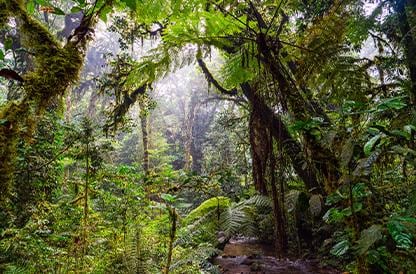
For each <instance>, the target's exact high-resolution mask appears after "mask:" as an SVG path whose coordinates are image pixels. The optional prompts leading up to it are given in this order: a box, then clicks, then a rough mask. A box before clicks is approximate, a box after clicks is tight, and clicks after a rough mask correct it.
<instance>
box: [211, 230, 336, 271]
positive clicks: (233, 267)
mask: <svg viewBox="0 0 416 274" xmlns="http://www.w3.org/2000/svg"><path fill="white" fill-rule="evenodd" d="M214 263H215V264H217V265H219V267H220V269H221V272H222V273H224V274H277V273H287V274H332V273H337V274H338V273H341V272H340V271H337V270H334V269H332V268H327V267H322V266H320V265H319V261H317V260H304V259H297V260H294V259H287V258H286V259H278V258H276V257H274V250H273V246H271V245H268V244H265V243H260V242H259V241H257V240H256V239H253V238H232V239H231V240H230V241H229V243H227V245H226V246H225V247H224V251H223V253H222V254H221V255H220V256H218V257H216V258H215V260H214Z"/></svg>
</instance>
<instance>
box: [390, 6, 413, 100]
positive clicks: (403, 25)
mask: <svg viewBox="0 0 416 274" xmlns="http://www.w3.org/2000/svg"><path fill="white" fill-rule="evenodd" d="M394 9H395V10H396V12H397V15H398V26H399V29H400V32H401V34H402V39H401V41H403V48H404V54H405V59H406V62H407V66H408V69H409V76H410V84H411V88H410V102H411V103H412V105H413V106H416V19H415V16H416V15H415V14H416V0H396V1H395V5H394Z"/></svg>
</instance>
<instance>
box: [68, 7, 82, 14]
mask: <svg viewBox="0 0 416 274" xmlns="http://www.w3.org/2000/svg"><path fill="white" fill-rule="evenodd" d="M82 10H83V9H82V8H81V7H79V6H75V7H73V8H72V9H71V13H78V12H80V11H82Z"/></svg>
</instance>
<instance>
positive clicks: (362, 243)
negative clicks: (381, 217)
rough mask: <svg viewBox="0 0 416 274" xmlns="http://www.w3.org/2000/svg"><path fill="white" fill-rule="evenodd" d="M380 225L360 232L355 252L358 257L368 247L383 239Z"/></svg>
mask: <svg viewBox="0 0 416 274" xmlns="http://www.w3.org/2000/svg"><path fill="white" fill-rule="evenodd" d="M381 232H382V227H381V225H372V226H370V227H369V228H367V229H365V230H363V231H361V236H360V239H359V240H358V242H357V243H358V246H357V252H358V255H363V254H364V253H366V252H367V251H368V250H369V249H370V247H371V246H372V245H373V244H374V243H375V242H377V241H378V240H380V239H381V238H382V237H383V234H382V233H381Z"/></svg>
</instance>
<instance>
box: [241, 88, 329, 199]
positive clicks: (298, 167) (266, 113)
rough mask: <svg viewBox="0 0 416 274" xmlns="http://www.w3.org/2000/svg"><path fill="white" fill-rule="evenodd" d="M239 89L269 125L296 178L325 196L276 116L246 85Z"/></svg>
mask: <svg viewBox="0 0 416 274" xmlns="http://www.w3.org/2000/svg"><path fill="white" fill-rule="evenodd" d="M241 89H242V90H243V93H244V95H245V96H246V97H247V99H248V100H249V102H250V103H251V105H252V107H253V108H256V109H257V110H258V115H259V116H260V117H261V121H262V123H264V124H268V125H271V134H272V136H273V138H275V139H276V140H277V141H278V142H279V143H280V144H282V148H283V149H284V151H285V152H286V153H287V155H288V156H289V158H290V160H291V163H292V166H293V168H294V169H295V171H296V173H297V174H298V176H299V177H300V178H301V179H302V180H303V182H304V183H305V186H306V187H307V188H308V189H316V191H317V192H319V193H321V194H322V195H323V196H325V189H324V188H323V187H322V186H321V185H320V184H319V180H318V175H317V171H316V170H315V168H314V167H313V165H312V164H311V163H310V162H309V161H308V159H307V158H306V157H305V155H304V151H303V150H302V147H301V145H300V144H299V143H298V142H297V141H296V140H295V139H293V138H292V136H290V134H289V131H288V130H287V128H286V125H285V124H284V123H283V121H282V120H281V118H280V117H279V116H278V114H276V113H274V111H273V110H272V109H271V108H270V107H269V106H268V105H267V104H266V103H265V102H264V101H263V100H262V98H260V96H259V95H257V94H256V93H255V92H254V91H253V90H252V88H251V86H250V85H249V84H248V83H243V84H241Z"/></svg>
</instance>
